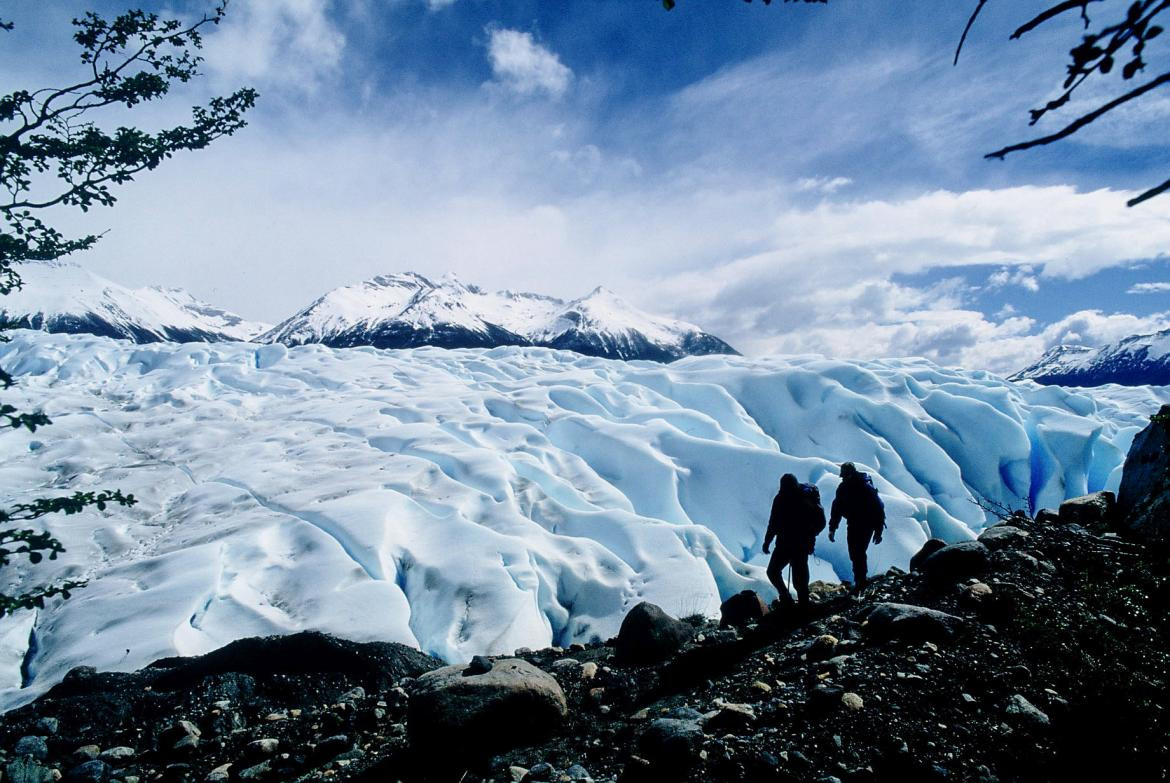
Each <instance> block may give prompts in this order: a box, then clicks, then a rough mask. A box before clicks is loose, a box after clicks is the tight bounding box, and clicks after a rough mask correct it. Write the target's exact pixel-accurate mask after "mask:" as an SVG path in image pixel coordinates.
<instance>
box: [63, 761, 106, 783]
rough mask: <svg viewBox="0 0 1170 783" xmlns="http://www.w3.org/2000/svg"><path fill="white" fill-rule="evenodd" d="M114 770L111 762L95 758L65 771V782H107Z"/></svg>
mask: <svg viewBox="0 0 1170 783" xmlns="http://www.w3.org/2000/svg"><path fill="white" fill-rule="evenodd" d="M112 772H113V770H112V769H111V768H110V765H109V764H107V763H106V762H104V761H100V760H98V759H94V760H93V761H87V762H85V763H84V764H78V765H77V766H76V767H74V768H73V769H71V770H69V771H68V772H67V773H65V783H106V781H107V780H109V779H110V775H111V773H112Z"/></svg>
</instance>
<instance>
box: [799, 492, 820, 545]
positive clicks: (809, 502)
mask: <svg viewBox="0 0 1170 783" xmlns="http://www.w3.org/2000/svg"><path fill="white" fill-rule="evenodd" d="M800 499H801V501H803V505H804V509H803V510H804V514H803V517H804V524H805V532H806V533H808V535H809V536H811V537H813V538H816V537H817V536H819V535H820V534H821V531H822V530H824V529H825V508H824V506H822V505H821V491H820V490H819V489H817V486H816V484H801V485H800Z"/></svg>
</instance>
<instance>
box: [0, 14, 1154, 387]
mask: <svg viewBox="0 0 1170 783" xmlns="http://www.w3.org/2000/svg"><path fill="white" fill-rule="evenodd" d="M9 5H10V7H6V8H5V13H6V15H7V16H6V18H11V19H12V21H14V22H15V24H16V28H15V30H13V31H12V32H10V33H5V34H4V38H2V39H0V41H2V43H3V46H2V47H0V89H2V90H3V91H5V92H7V91H10V90H13V89H17V88H29V87H39V86H45V85H59V84H62V83H64V82H65V81H66V80H68V79H69V78H70V77H71V76H74V75H76V74H77V73H79V70H78V69H79V65H78V63H77V57H76V45H75V44H74V43H73V42H72V41H71V39H70V35H71V28H70V25H69V19H70V18H71V17H72V16H75V15H78V14H79V13H81V12H83V11H84V10H87V9H91V8H92V9H95V10H97V11H99V12H100V13H103V14H106V15H113V14H115V13H117V12H119V11H121V10H125V9H126V8H127V7H146V8H149V9H152V10H157V11H159V12H160V13H163V14H167V15H177V16H181V17H184V18H190V17H194V16H197V15H198V14H200V13H203V12H204V11H205V10H206V9H208V8H209V7H210V5H211V4H210V3H207V2H203V0H169V2H166V3H165V4H158V3H151V2H149V0H143V2H140V3H136V4H129V3H124V2H108V1H106V0H93V1H92V2H89V3H82V2H74V0H54V2H52V3H39V2H38V3H34V2H31V0H22V2H18V3H12V4H9ZM972 5H973V2H970V3H969V2H964V1H962V0H954V1H953V2H948V3H939V2H937V0H829V2H828V3H826V4H805V3H792V4H784V3H773V4H771V5H770V6H765V5H763V4H762V3H760V2H756V3H750V4H749V3H744V2H741V1H740V0H680V1H679V3H678V6H677V7H676V9H675V10H674V11H671V12H666V11H664V10H663V9H662V6H661V3H660V2H658V0H232V3H231V6H230V7H229V11H228V16H227V18H226V19H225V21H224V22H223V23H222V24H221V25H220V26H219V27H218V28H216V29H214V30H213V31H211V32H209V33H208V34H207V37H206V42H205V48H204V51H203V54H204V56H205V58H206V60H205V63H204V66H203V73H204V75H203V77H202V78H201V79H199V80H197V81H196V82H193V83H191V84H189V85H185V86H184V87H183V88H182V89H180V90H176V91H175V92H173V93H172V94H171V95H170V96H168V98H167V100H166V101H165V103H157V104H150V105H146V106H143V107H140V108H136V109H135V110H134V111H133V112H132V113H131V114H129V115H124V116H117V115H111V116H109V117H108V118H104V119H103V120H102V122H103V123H107V122H108V123H116V124H134V125H137V126H139V127H144V128H158V127H164V126H165V125H166V124H168V123H170V124H173V123H176V122H180V121H182V119H183V116H184V112H186V111H188V110H189V107H190V106H191V105H193V104H195V103H197V102H202V101H205V100H207V99H208V98H209V97H211V96H213V95H217V94H224V93H227V92H230V91H232V90H233V89H235V88H237V87H240V86H252V87H255V88H256V89H257V90H259V92H260V99H259V102H258V105H257V107H256V109H255V110H254V111H253V112H252V114H251V117H250V124H249V126H248V127H247V128H245V129H244V130H242V131H241V132H240V133H238V134H237V135H236V136H234V137H232V138H230V139H224V140H221V141H219V142H217V143H216V144H215V145H213V146H212V147H211V148H209V149H207V150H203V151H199V152H194V153H187V154H184V155H181V156H179V157H176V158H175V159H173V160H171V161H168V162H167V163H166V164H164V165H163V166H161V167H160V168H159V169H158V170H156V171H154V172H149V173H147V174H144V175H142V176H141V177H139V178H138V180H137V181H135V182H133V183H130V184H128V185H126V186H125V187H123V188H122V189H121V190H120V191H118V195H119V202H118V204H117V205H116V206H114V207H113V208H111V209H98V210H94V211H92V212H90V213H89V214H87V215H80V214H75V213H60V214H56V215H54V216H53V217H52V219H53V221H54V223H55V224H56V225H59V226H61V227H63V228H66V229H68V230H70V231H101V232H104V235H103V238H102V240H101V242H100V243H99V244H98V245H97V247H95V248H94V249H93V250H91V251H89V252H88V253H86V254H84V255H83V256H79V257H78V258H77V259H76V260H77V261H78V262H79V263H81V264H83V265H84V266H86V267H88V268H90V269H92V270H93V271H94V272H96V273H98V274H101V275H104V276H106V277H109V278H111V279H113V280H115V281H117V282H119V283H122V284H125V285H131V286H142V285H165V286H174V287H181V288H186V289H188V290H189V291H191V292H192V293H194V294H195V295H196V296H199V297H200V298H203V299H205V300H208V301H210V302H212V303H214V304H216V305H220V306H223V307H226V308H228V309H230V310H233V311H235V312H237V313H239V314H241V315H243V316H245V317H247V318H251V319H256V320H264V321H268V322H273V323H274V322H277V321H280V320H282V319H283V318H286V317H288V316H290V315H292V314H293V313H294V312H295V311H297V310H299V309H300V308H302V307H304V306H306V305H307V304H309V303H310V302H311V301H312V300H313V299H315V298H316V297H318V296H320V295H321V294H323V293H324V292H325V291H327V290H329V289H331V288H334V287H337V286H340V285H346V284H350V283H353V282H356V281H359V280H363V279H367V278H369V277H372V276H374V275H376V274H382V273H389V272H402V271H415V272H419V273H422V274H425V275H428V276H441V275H443V274H447V273H453V274H456V275H457V276H458V277H460V278H461V279H462V280H464V281H465V282H468V283H475V284H477V285H480V286H483V287H485V288H490V289H502V288H509V289H513V290H528V291H536V292H540V293H545V294H551V295H555V296H560V297H563V298H574V297H577V296H582V295H584V294H586V293H587V292H588V291H590V290H591V289H593V288H594V287H595V286H597V285H604V286H605V287H607V288H609V289H611V290H613V291H614V292H616V293H617V294H618V295H619V296H621V297H623V298H625V299H626V300H628V301H629V302H630V303H631V304H634V305H635V306H638V307H641V308H643V309H645V310H647V311H649V312H652V313H657V314H661V315H669V316H673V317H677V318H681V319H684V320H687V321H690V322H693V323H696V324H698V325H700V326H701V327H703V328H704V329H706V330H708V331H710V332H713V333H715V334H717V335H718V336H720V337H722V338H723V339H725V340H727V341H728V342H729V343H731V344H732V345H733V346H735V347H736V348H737V349H739V350H740V351H741V352H743V353H745V354H748V355H765V354H773V353H810V352H811V353H822V354H828V355H833V356H839V357H850V358H877V357H887V356H925V357H927V358H929V359H931V360H934V361H936V362H939V363H941V364H944V365H948V366H963V367H967V368H971V369H987V370H991V371H994V372H1002V373H1007V372H1011V371H1013V370H1016V369H1019V368H1021V367H1023V366H1025V365H1027V364H1029V363H1031V362H1032V361H1034V360H1035V359H1036V358H1037V357H1039V356H1040V355H1041V354H1042V353H1043V352H1044V351H1045V350H1047V349H1048V348H1050V347H1052V346H1054V345H1057V344H1060V343H1070V342H1071V343H1080V344H1087V345H1093V344H1100V343H1104V342H1109V341H1111V340H1115V339H1118V338H1120V337H1123V336H1127V335H1130V334H1135V333H1142V332H1150V331H1155V330H1159V329H1166V328H1170V255H1168V251H1170V196H1166V197H1163V198H1161V199H1154V200H1153V201H1150V202H1147V203H1146V204H1144V205H1141V206H1139V207H1136V208H1132V209H1131V208H1127V207H1126V206H1125V201H1126V200H1127V199H1128V198H1130V197H1132V196H1133V195H1134V194H1136V193H1137V192H1140V191H1141V190H1144V189H1145V188H1148V187H1151V186H1153V185H1156V184H1158V183H1160V182H1162V181H1163V180H1165V179H1166V178H1167V177H1168V176H1170V173H1168V172H1170V136H1168V135H1167V134H1166V133H1165V128H1166V123H1167V120H1168V119H1170V92H1165V93H1159V92H1155V93H1152V94H1150V96H1148V98H1147V99H1146V100H1144V101H1143V102H1141V103H1139V104H1136V105H1133V106H1132V107H1130V108H1127V109H1126V110H1124V111H1123V112H1121V113H1119V115H1118V116H1116V117H1112V116H1111V117H1109V118H1106V119H1105V120H1102V121H1100V122H1098V123H1096V124H1095V125H1093V126H1090V127H1089V128H1088V129H1087V131H1086V132H1083V133H1081V134H1078V135H1077V136H1074V137H1073V138H1072V139H1071V140H1069V141H1065V142H1061V143H1059V144H1057V145H1053V146H1051V147H1046V148H1041V149H1039V150H1035V151H1029V152H1024V153H1019V154H1017V155H1014V156H1009V157H1008V159H1007V160H1006V161H989V160H985V159H984V157H983V156H984V154H985V153H987V152H990V151H992V150H994V149H997V148H999V147H1001V146H1003V145H1005V144H1008V143H1012V142H1016V141H1020V140H1023V139H1026V138H1030V137H1031V136H1032V135H1035V134H1037V133H1040V132H1048V131H1051V130H1053V129H1056V128H1058V127H1060V126H1061V125H1062V124H1063V121H1067V120H1068V119H1071V118H1072V117H1073V116H1075V112H1076V111H1077V110H1078V109H1085V108H1091V106H1092V105H1094V104H1093V103H1092V100H1094V99H1096V100H1097V101H1100V100H1103V99H1107V98H1109V97H1111V96H1112V95H1113V94H1114V93H1115V92H1116V91H1117V90H1118V89H1119V87H1120V85H1121V82H1120V80H1119V77H1117V76H1116V74H1115V75H1114V76H1113V77H1111V78H1113V79H1115V81H1108V82H1104V83H1102V84H1101V85H1087V88H1088V89H1087V92H1086V98H1085V99H1084V100H1082V101H1075V102H1074V103H1073V104H1072V105H1070V106H1069V107H1067V108H1066V109H1065V110H1064V111H1063V112H1062V113H1058V114H1057V115H1055V116H1051V117H1050V118H1048V119H1046V120H1044V121H1043V122H1042V123H1041V124H1040V125H1039V126H1038V127H1036V128H1029V127H1028V124H1027V120H1028V114H1027V111H1028V109H1029V108H1032V107H1034V106H1037V105H1041V104H1042V103H1043V102H1045V101H1046V100H1048V99H1049V98H1050V97H1052V96H1053V95H1054V94H1055V91H1056V90H1057V89H1058V88H1059V84H1060V82H1061V80H1062V78H1063V75H1064V67H1065V64H1066V61H1067V57H1068V55H1067V52H1068V49H1069V48H1070V47H1071V46H1072V45H1074V44H1075V43H1076V42H1077V40H1078V39H1079V36H1080V34H1081V27H1080V24H1079V22H1078V21H1077V20H1076V19H1075V18H1070V19H1069V20H1067V21H1066V22H1063V23H1059V24H1054V25H1053V26H1052V27H1051V28H1050V29H1047V30H1045V29H1041V30H1040V31H1037V32H1035V33H1032V34H1029V35H1028V36H1026V37H1025V38H1024V39H1022V40H1019V41H1009V40H1008V36H1009V34H1010V33H1011V31H1012V30H1013V29H1014V28H1015V27H1016V26H1017V25H1019V24H1020V23H1022V22H1023V21H1025V20H1026V19H1027V18H1028V17H1029V16H1030V15H1031V14H1030V13H1029V12H1035V11H1037V10H1039V9H1040V8H1041V7H1043V5H1044V4H1043V3H1040V2H1033V1H1032V0H1012V1H1011V2H992V3H989V4H988V6H987V10H986V11H985V13H984V14H983V16H982V18H981V19H980V20H979V22H978V24H977V25H976V26H975V28H974V29H973V31H972V34H971V36H970V38H969V39H968V42H967V45H966V48H965V50H964V53H963V57H962V58H961V59H960V61H959V64H958V65H957V66H952V64H951V60H952V57H953V54H954V49H955V45H956V43H957V41H958V38H959V36H960V34H961V33H962V30H963V26H964V24H965V22H966V20H967V16H968V14H969V13H970V10H971V6H972ZM1124 5H1126V4H1125V3H1124V2H1119V0H1104V2H1102V3H1100V4H1098V5H1097V6H1096V8H1098V9H1100V10H1098V11H1097V13H1098V14H1100V18H1101V19H1102V20H1110V19H1111V16H1112V15H1113V14H1115V13H1118V12H1117V10H1116V9H1117V8H1119V7H1123V6H1124ZM1164 38H1170V36H1164ZM1164 48H1165V45H1164V44H1163V42H1162V41H1161V40H1159V41H1156V42H1154V44H1152V45H1151V48H1150V50H1149V52H1148V54H1147V59H1148V60H1150V61H1151V62H1155V63H1156V62H1158V57H1159V56H1160V55H1162V56H1164V54H1165V52H1164ZM1163 61H1164V60H1163ZM1152 75H1154V74H1153V73H1151V76H1152Z"/></svg>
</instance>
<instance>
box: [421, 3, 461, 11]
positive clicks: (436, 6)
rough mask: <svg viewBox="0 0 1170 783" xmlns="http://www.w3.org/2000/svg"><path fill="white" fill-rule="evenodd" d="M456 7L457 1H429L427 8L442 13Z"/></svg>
mask: <svg viewBox="0 0 1170 783" xmlns="http://www.w3.org/2000/svg"><path fill="white" fill-rule="evenodd" d="M453 5H455V0H427V8H429V9H430V10H432V11H441V10H442V9H444V8H449V7H451V6H453Z"/></svg>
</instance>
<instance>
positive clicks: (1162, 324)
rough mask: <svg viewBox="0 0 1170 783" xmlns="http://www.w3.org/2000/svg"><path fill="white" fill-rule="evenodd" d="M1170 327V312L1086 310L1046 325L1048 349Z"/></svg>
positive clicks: (1102, 341) (1045, 342) (1108, 340)
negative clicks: (1137, 312)
mask: <svg viewBox="0 0 1170 783" xmlns="http://www.w3.org/2000/svg"><path fill="white" fill-rule="evenodd" d="M1166 328H1170V312H1163V313H1154V314H1153V315H1150V316H1145V317H1142V316H1136V315H1131V314H1129V313H1112V314H1106V313H1103V312H1101V311H1100V310H1082V311H1080V312H1077V313H1073V314H1072V315H1069V316H1066V317H1064V318H1062V319H1060V320H1059V321H1057V322H1056V323H1054V324H1050V325H1049V326H1047V327H1045V329H1044V331H1043V333H1042V336H1043V338H1044V347H1045V349H1048V348H1051V347H1052V346H1054V345H1066V344H1067V345H1090V346H1095V345H1104V344H1106V343H1111V342H1115V341H1117V340H1120V339H1122V338H1123V337H1129V336H1130V335H1133V334H1150V333H1151V332H1159V331H1162V330H1163V329H1166Z"/></svg>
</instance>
